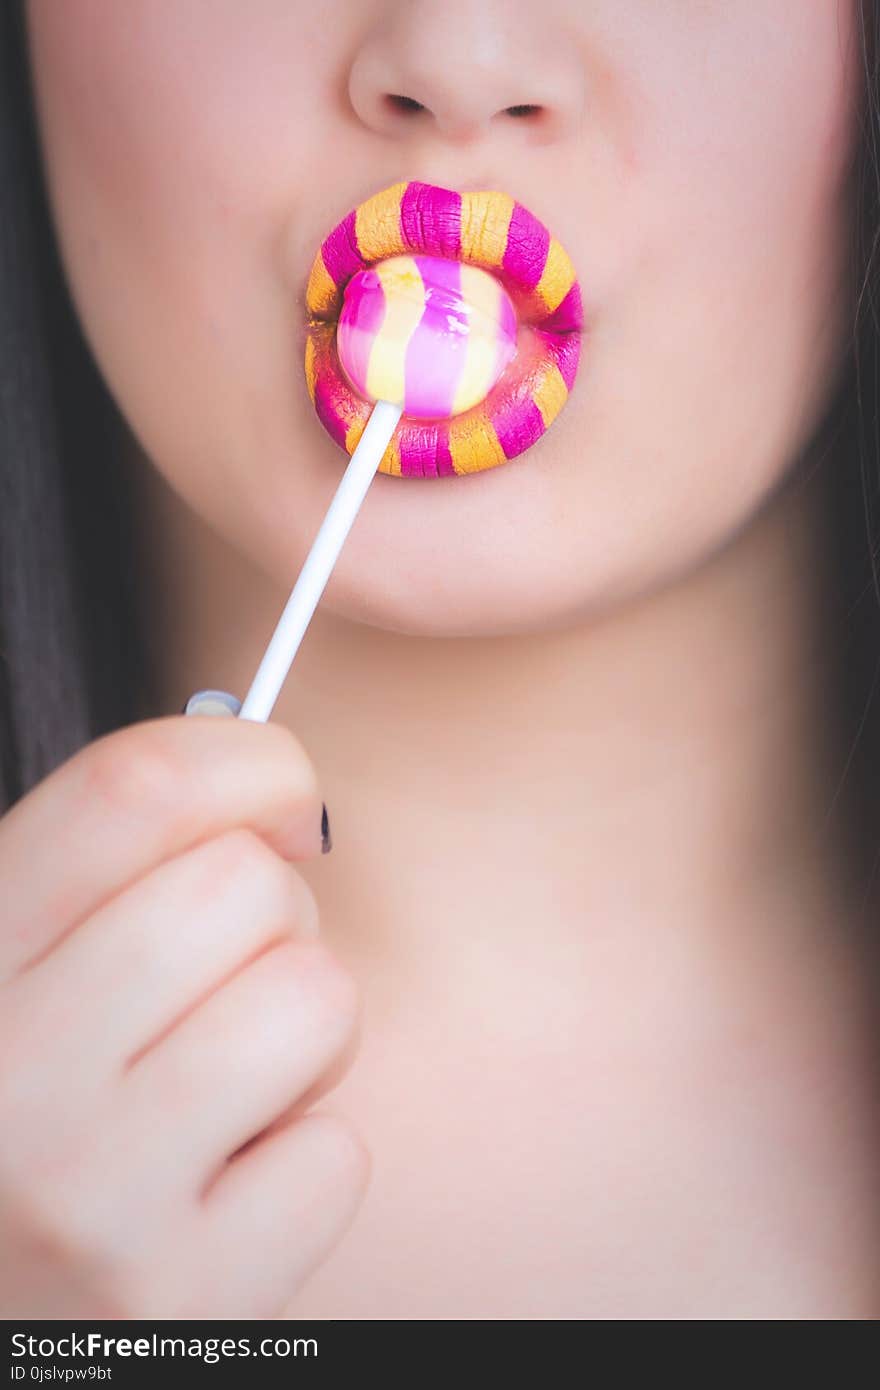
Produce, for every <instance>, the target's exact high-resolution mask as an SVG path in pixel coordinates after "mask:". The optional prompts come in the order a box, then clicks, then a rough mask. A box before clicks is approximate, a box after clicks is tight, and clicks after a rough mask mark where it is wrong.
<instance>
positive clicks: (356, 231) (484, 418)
mask: <svg viewBox="0 0 880 1390" xmlns="http://www.w3.org/2000/svg"><path fill="white" fill-rule="evenodd" d="M465 201H467V202H468V215H469V227H470V229H471V246H472V247H476V251H475V253H473V254H468V255H463V256H459V255H455V254H450V253H449V251H448V250H447V249H446V247H445V246H444V245H443V244H442V243H443V242H444V240H448V236H447V229H448V225H449V215H450V212H451V213H452V214H453V215H454V219H457V220H458V223H461V222H463V221H464V211H463V207H464V203H465ZM511 208H512V209H513V211H512V212H511ZM459 209H461V211H460V210H459ZM514 223H515V225H516V237H517V240H516V243H515V245H516V248H517V254H516V255H515V256H514V257H513V262H512V263H511V264H510V267H509V263H508V259H507V252H506V251H505V250H504V247H505V245H509V244H514V243H510V242H508V227H509V235H510V236H511V237H512V236H513V235H514ZM475 224H476V225H477V227H478V229H479V231H480V232H481V234H483V235H482V236H481V237H478V238H477V239H476V242H475V241H474V237H473V227H474V225H475ZM499 226H500V230H499ZM412 227H415V228H417V233H416V234H415V235H411V234H410V229H411V228H412ZM362 228H363V230H364V233H365V235H364V238H363V241H362V239H361V231H362ZM536 229H537V231H536ZM530 237H531V238H532V240H529V238H530ZM548 238H549V233H547V232H546V229H542V228H541V224H539V223H537V222H536V220H535V219H534V218H533V217H532V215H531V214H530V213H528V211H527V210H526V209H524V208H521V206H520V205H519V204H515V205H514V204H513V203H512V200H510V199H509V198H508V197H507V195H504V194H498V193H475V194H465V195H458V194H456V193H453V192H452V191H451V190H446V189H440V188H435V187H434V186H433V185H428V184H418V183H410V184H408V185H407V184H398V185H394V186H392V187H391V188H389V189H386V190H383V192H381V193H379V194H377V195H375V196H374V197H373V198H371V199H369V200H368V201H367V203H365V204H361V205H360V207H359V208H357V209H355V211H354V212H353V213H351V214H349V217H348V218H346V219H345V222H344V223H341V224H340V225H339V227H338V228H337V229H336V231H335V232H334V233H331V236H330V237H329V238H328V239H327V241H326V242H325V243H324V245H323V247H322V249H321V251H320V252H319V253H318V256H317V257H316V260H315V265H314V267H313V270H312V276H311V277H310V281H309V287H308V289H307V296H306V298H307V304H309V307H310V310H311V313H310V317H309V319H308V324H307V329H306V343H305V376H306V384H307V386H308V391H309V395H310V397H311V400H312V404H313V406H314V408H315V411H316V413H317V415H318V418H319V419H320V421H321V423H322V425H323V426H324V428H325V430H326V431H327V433H328V434H329V435H330V436H331V438H332V439H334V440H335V442H336V443H337V444H338V445H339V446H340V447H341V448H342V449H344V450H345V451H346V453H348V454H352V453H353V452H354V450H355V448H356V446H357V443H358V440H359V439H360V437H361V435H362V434H363V431H364V428H365V426H366V424H367V421H368V420H369V418H370V415H371V413H372V410H373V403H372V402H371V401H368V400H365V399H364V398H363V397H362V396H360V395H359V394H358V393H357V392H356V391H354V390H353V388H352V386H351V384H350V382H349V380H348V377H347V376H346V374H345V372H344V371H343V368H342V365H341V363H340V361H339V357H338V353H337V349H336V314H337V313H338V305H339V301H340V299H341V294H342V290H343V288H344V284H345V283H346V282H347V279H348V278H350V276H351V274H354V273H355V271H356V270H357V269H360V268H362V267H363V266H364V265H365V264H378V263H379V262H381V261H383V260H385V259H387V257H388V255H390V254H400V253H402V252H414V253H419V254H429V255H431V254H433V255H438V254H439V255H444V254H445V255H446V256H447V257H448V259H451V260H461V261H463V262H465V263H467V264H475V265H481V266H482V267H483V269H485V270H487V271H488V272H489V273H490V274H496V275H497V278H498V279H499V280H500V281H501V283H502V284H503V285H504V287H505V289H506V290H507V292H508V294H509V295H510V298H511V299H512V301H513V304H514V307H515V309H516V310H517V316H518V319H519V327H518V331H517V351H516V354H515V356H514V358H513V360H512V361H511V362H510V363H509V365H508V367H507V369H506V370H505V371H504V372H503V373H502V375H501V376H500V377H499V379H498V381H497V382H496V383H495V385H494V386H493V387H492V389H491V391H490V392H489V393H488V395H487V396H486V398H485V400H483V401H482V402H480V404H479V405H476V406H473V407H472V408H471V409H470V410H467V411H464V412H462V413H461V414H460V415H456V416H453V417H452V418H443V419H437V420H424V419H413V418H410V417H408V416H402V417H401V419H400V421H399V423H398V425H397V428H396V430H395V432H394V435H393V436H392V439H391V442H390V444H389V446H388V448H387V450H386V452H385V455H384V456H383V458H382V461H381V463H380V464H379V470H378V471H379V472H380V473H387V474H391V475H393V476H396V477H404V478H438V477H459V476H462V475H464V474H467V473H481V472H484V471H485V470H486V469H489V468H495V467H497V465H498V464H503V463H507V462H508V461H509V460H510V459H513V458H515V457H516V456H517V455H518V454H521V453H523V452H524V451H525V450H526V449H529V448H531V446H532V445H533V444H535V443H536V442H537V441H538V440H539V439H540V438H541V436H542V435H543V434H544V433H545V431H546V430H547V429H548V428H549V426H550V425H551V424H552V423H553V421H554V420H555V419H556V416H557V415H558V414H559V412H560V410H561V409H562V407H563V406H564V404H565V402H566V400H567V399H568V395H569V392H570V391H571V389H572V386H573V385H574V381H575V378H576V376H577V371H578V365H579V361H580V351H581V339H582V336H583V334H582V323H581V321H580V308H579V306H580V299H579V291H578V288H577V282H576V281H574V282H573V286H572V290H571V293H570V294H568V295H567V297H566V299H565V303H564V304H562V305H561V307H560V308H559V310H558V312H557V311H556V310H553V311H552V312H550V311H549V310H548V308H547V307H546V306H544V307H543V309H542V308H541V302H542V295H541V294H537V293H536V291H535V289H534V285H535V284H536V283H537V281H536V280H535V279H534V277H532V279H531V280H530V278H529V273H528V272H526V273H524V272H523V270H522V262H523V261H524V260H525V261H528V259H529V256H530V255H531V257H532V260H533V262H534V261H535V258H536V257H537V273H538V274H540V273H541V264H542V263H543V257H544V256H546V257H547V264H548V266H549V265H550V261H551V257H550V252H549V250H548ZM454 240H455V246H456V248H457V244H458V237H457V236H456V238H455V239H454ZM462 240H464V238H462ZM414 242H418V243H419V244H414ZM555 251H556V252H557V253H559V255H561V257H563V258H565V253H564V252H562V251H561V250H560V248H559V247H558V244H555ZM565 259H566V262H567V258H565ZM502 260H503V268H501V269H499V267H501V265H502ZM328 264H329V266H330V270H329V271H328V269H327V268H326V266H327V265H328ZM553 264H554V271H555V270H556V268H557V267H558V260H555V261H554V262H553ZM567 264H568V266H569V272H568V277H569V278H568V281H567V283H568V284H572V280H571V276H572V274H573V272H572V271H571V270H570V262H567ZM340 265H341V266H342V268H341V269H340ZM331 272H332V273H331ZM313 284H314V286H315V290H314V298H313V297H312V286H313ZM565 292H566V285H565V284H563V285H562V288H561V289H560V290H558V291H557V298H556V299H554V300H553V301H552V302H553V303H558V296H559V295H560V294H565ZM570 305H571V308H570ZM312 306H314V307H312Z"/></svg>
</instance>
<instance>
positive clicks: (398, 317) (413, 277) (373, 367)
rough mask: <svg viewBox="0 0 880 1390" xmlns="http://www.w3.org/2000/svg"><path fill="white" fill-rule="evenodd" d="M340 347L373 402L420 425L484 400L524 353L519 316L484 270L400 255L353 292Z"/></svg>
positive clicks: (363, 274)
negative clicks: (519, 350)
mask: <svg viewBox="0 0 880 1390" xmlns="http://www.w3.org/2000/svg"><path fill="white" fill-rule="evenodd" d="M344 293H345V297H344V303H343V306H342V309H341V311H340V315H339V323H338V325H337V329H336V348H337V353H338V355H339V361H340V363H341V365H342V369H343V371H344V372H345V375H346V376H347V377H348V380H349V381H350V383H351V385H352V386H353V387H354V389H355V391H357V392H359V393H360V395H362V396H364V397H365V398H366V399H367V400H369V401H379V400H383V401H391V402H392V403H393V404H396V405H402V406H403V411H404V414H405V415H409V416H412V417H413V418H414V419H418V420H429V419H435V420H436V419H449V418H450V417H451V416H453V415H460V414H461V413H462V412H463V411H465V410H470V409H471V407H472V406H474V405H478V404H479V403H480V401H482V400H484V399H485V397H486V396H487V395H488V393H489V392H490V391H491V389H492V387H493V386H494V385H495V383H496V381H497V380H498V378H499V377H500V376H501V374H502V372H503V371H504V369H505V367H506V366H507V365H508V363H509V362H510V361H511V359H512V358H513V356H514V355H515V353H516V333H517V318H516V310H515V309H514V307H513V303H512V301H511V299H510V296H509V295H508V293H507V291H506V290H505V289H504V286H503V285H502V284H501V282H500V281H499V280H496V278H495V276H494V275H490V274H489V273H488V271H485V270H482V269H480V267H479V266H474V265H463V264H461V263H460V262H459V261H453V260H447V259H445V258H444V257H441V256H392V257H390V258H389V259H388V260H385V261H380V262H378V264H376V265H372V266H369V267H368V268H367V269H366V270H361V271H359V272H358V273H357V274H356V275H354V276H352V278H351V279H350V280H349V281H348V284H347V285H346V286H345V292H344Z"/></svg>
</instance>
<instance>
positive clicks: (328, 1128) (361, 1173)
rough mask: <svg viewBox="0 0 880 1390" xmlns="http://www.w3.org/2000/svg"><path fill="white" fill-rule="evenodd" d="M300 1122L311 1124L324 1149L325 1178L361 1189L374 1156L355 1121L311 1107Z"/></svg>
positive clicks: (342, 1185) (347, 1187)
mask: <svg viewBox="0 0 880 1390" xmlns="http://www.w3.org/2000/svg"><path fill="white" fill-rule="evenodd" d="M301 1123H302V1124H307V1125H309V1126H312V1127H313V1128H314V1129H315V1130H316V1131H317V1133H318V1135H319V1136H320V1139H321V1141H322V1144H323V1146H324V1147H325V1149H326V1153H327V1161H326V1164H325V1165H324V1174H325V1177H326V1178H329V1179H330V1180H332V1181H333V1183H334V1185H338V1186H341V1187H343V1188H346V1189H355V1190H363V1189H364V1188H365V1187H366V1185H367V1183H368V1181H369V1179H370V1175H371V1172H372V1167H373V1156H372V1154H371V1152H370V1150H369V1148H368V1147H367V1145H366V1143H365V1142H364V1140H363V1139H362V1138H361V1135H360V1133H359V1132H358V1130H357V1129H355V1127H354V1125H353V1124H352V1123H351V1122H350V1121H349V1120H348V1119H346V1118H344V1117H343V1116H342V1115H337V1114H331V1113H330V1112H329V1111H325V1110H311V1111H310V1112H309V1114H308V1115H306V1116H304V1118H303V1120H302V1121H301Z"/></svg>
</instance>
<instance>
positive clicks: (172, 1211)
mask: <svg viewBox="0 0 880 1390" xmlns="http://www.w3.org/2000/svg"><path fill="white" fill-rule="evenodd" d="M321 804H322V803H321V797H320V795H319V793H318V788H317V780H316V776H315V772H314V769H313V767H312V765H311V763H310V761H309V759H308V757H307V755H306V754H305V752H304V751H303V749H302V747H301V745H300V744H299V743H298V742H297V740H296V739H295V738H294V736H293V735H292V734H291V733H290V732H289V731H287V730H286V729H285V728H283V727H282V726H280V725H277V724H271V723H269V724H262V723H257V722H252V721H246V720H236V719H229V720H227V719H214V718H205V717H201V718H200V717H194V718H193V717H190V718H184V717H182V716H174V717H171V718H167V719H157V720H151V721H148V722H146V723H142V724H137V725H134V726H132V727H131V728H128V729H123V730H121V731H119V732H116V733H112V734H109V735H107V736H105V737H104V738H101V739H98V740H97V741H96V742H95V743H92V744H91V745H89V746H88V747H87V748H84V749H82V750H80V752H78V753H76V754H75V755H74V756H73V757H72V758H70V759H69V760H68V761H67V762H66V763H64V764H63V765H62V766H61V767H59V768H57V769H56V770H55V771H54V772H53V773H52V774H51V775H50V776H49V777H47V778H46V779H45V780H44V781H43V782H41V783H40V784H39V786H37V787H35V788H34V789H33V790H32V791H31V792H30V793H29V794H28V795H27V796H25V797H23V798H22V799H21V800H20V801H19V802H17V804H16V805H15V806H13V807H12V809H11V810H10V811H9V812H7V814H6V815H5V816H4V817H3V818H2V819H0V884H2V885H3V888H2V898H3V904H4V906H3V920H2V922H0V1136H2V1138H0V1316H3V1317H5V1318H12V1317H20V1316H28V1317H33V1318H80V1317H128V1318H163V1317H172V1318H185V1317H212V1318H224V1317H238V1318H255V1317H270V1316H273V1315H274V1314H277V1313H279V1312H280V1311H281V1309H282V1308H283V1307H284V1306H285V1305H286V1304H288V1303H289V1301H290V1298H291V1296H292V1294H293V1293H294V1292H295V1291H296V1289H297V1288H298V1287H299V1285H300V1284H301V1283H302V1281H303V1280H304V1279H305V1278H306V1277H307V1275H308V1274H309V1272H310V1270H311V1269H312V1268H313V1267H314V1266H315V1265H316V1264H317V1263H318V1262H319V1261H320V1260H321V1259H322V1258H323V1257H324V1256H325V1254H327V1253H328V1252H329V1250H330V1248H331V1247H332V1245H333V1244H334V1243H335V1242H336V1240H337V1239H338V1238H339V1236H340V1235H341V1234H342V1232H343V1231H344V1230H345V1228H346V1227H347V1225H348V1223H349V1221H350V1220H351V1218H352V1216H353V1215H354V1212H355V1210H356V1208H357V1205H358V1203H359V1201H360V1198H361V1196H362V1194H363V1190H364V1187H365V1185H366V1181H367V1177H368V1173H369V1157H368V1155H367V1153H366V1151H365V1149H364V1147H363V1145H362V1143H361V1141H360V1140H359V1138H358V1137H357V1136H356V1134H355V1133H353V1131H352V1130H351V1129H350V1128H349V1127H348V1125H347V1124H346V1123H344V1122H343V1121H341V1120H340V1119H338V1118H336V1117H335V1116H331V1115H325V1114H321V1113H320V1112H312V1113H307V1114H306V1113H304V1111H305V1110H306V1109H307V1108H308V1106H309V1105H310V1104H311V1103H312V1102H313V1101H314V1099H316V1097H317V1096H318V1095H320V1094H322V1093H323V1092H324V1091H325V1090H326V1089H328V1087H329V1086H330V1085H333V1084H335V1082H336V1081H337V1080H338V1079H339V1076H340V1075H341V1072H342V1071H343V1070H344V1069H345V1067H346V1066H347V1065H348V1064H349V1062H350V1060H351V1057H352V1054H353V1049H354V1047H355V1045H356V1034H357V1016H358V1009H357V997H356V993H355V989H354V984H353V981H352V979H351V977H350V975H349V974H348V973H347V972H346V971H344V970H343V969H342V968H341V967H340V965H339V964H338V963H337V962H336V961H335V960H334V958H333V957H332V956H331V955H330V953H329V952H328V950H327V949H326V947H324V946H323V945H322V944H321V942H320V941H319V939H318V936H317V932H318V909H317V904H316V902H315V899H314V895H313V893H312V892H311V890H310V889H309V887H308V885H307V884H306V882H305V880H304V878H303V877H302V875H301V874H300V873H298V872H297V870H296V869H295V867H294V865H293V862H291V861H296V860H302V859H307V858H311V857H312V856H313V855H316V854H318V853H320V848H321Z"/></svg>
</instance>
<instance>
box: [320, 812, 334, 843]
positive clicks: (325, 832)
mask: <svg viewBox="0 0 880 1390" xmlns="http://www.w3.org/2000/svg"><path fill="white" fill-rule="evenodd" d="M332 848H333V841H332V839H331V838H330V821H329V818H328V816H327V807H326V806H325V805H324V803H323V801H322V802H321V853H322V854H329V853H330V851H331V849H332Z"/></svg>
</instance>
